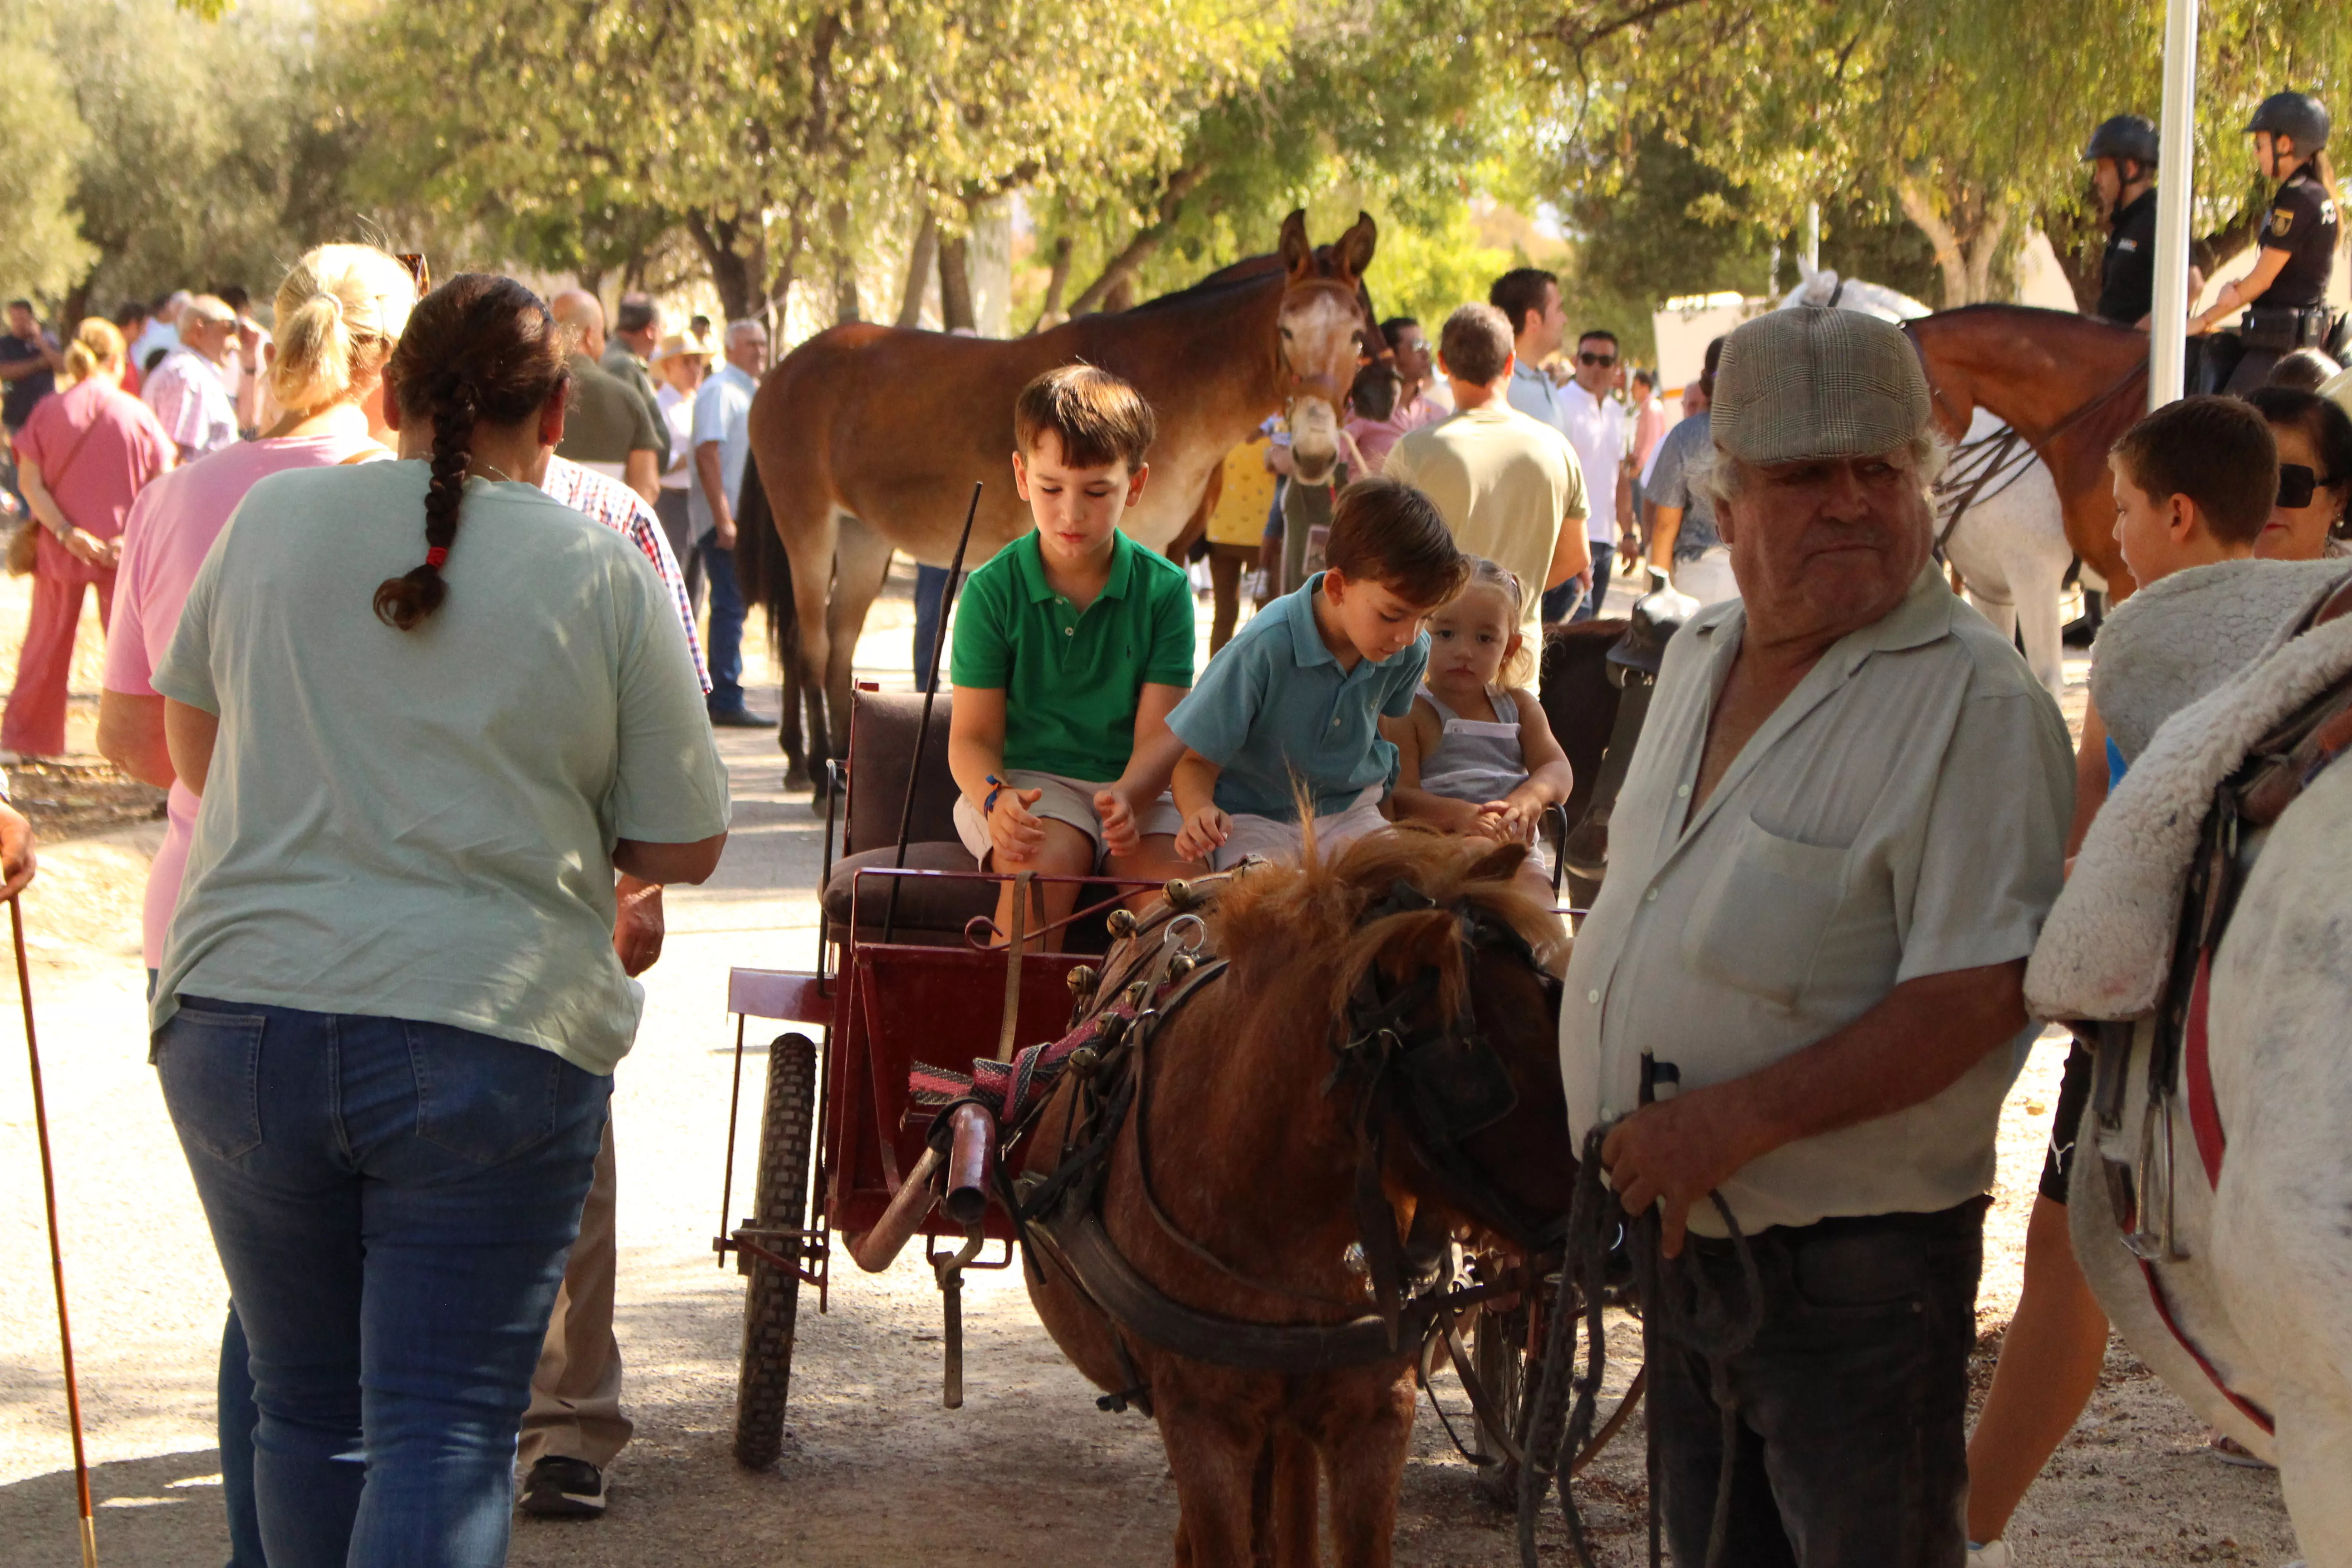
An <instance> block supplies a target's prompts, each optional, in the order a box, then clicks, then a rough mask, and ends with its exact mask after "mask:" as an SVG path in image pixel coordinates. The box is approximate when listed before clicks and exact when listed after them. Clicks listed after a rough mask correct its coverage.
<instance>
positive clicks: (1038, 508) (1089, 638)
mask: <svg viewBox="0 0 2352 1568" xmlns="http://www.w3.org/2000/svg"><path fill="white" fill-rule="evenodd" d="M1013 436H1014V438H1015V441H1016V443H1017V446H1018V450H1016V451H1015V452H1014V453H1013V485H1014V487H1015V488H1016V489H1019V490H1020V492H1021V498H1022V499H1023V500H1025V501H1027V502H1028V503H1029V510H1030V515H1031V516H1032V517H1033V518H1034V519H1035V521H1036V524H1037V526H1036V528H1035V529H1034V531H1031V532H1029V533H1025V534H1024V535H1022V536H1021V537H1020V538H1019V539H1016V540H1014V541H1013V542H1012V543H1010V544H1008V545H1006V546H1005V547H1004V548H1003V550H1000V551H998V552H996V554H995V556H994V557H993V558H992V560H991V561H990V562H989V563H988V564H986V565H985V566H982V567H981V568H980V569H979V570H978V571H976V572H974V573H973V574H971V581H969V582H968V583H966V584H965V585H964V590H963V595H962V596H961V599H960V600H959V601H958V603H957V605H956V617H955V647H954V651H953V654H952V656H951V658H950V663H949V667H948V669H949V679H950V682H951V683H952V685H953V687H954V689H955V710H954V718H953V720H952V721H951V722H950V727H949V731H948V766H949V768H950V771H952V772H953V773H954V774H955V780H956V784H957V785H958V787H959V789H960V790H961V794H960V795H958V796H957V798H956V804H955V819H956V830H957V832H958V833H959V834H960V835H961V837H962V838H963V842H964V847H966V848H968V849H970V850H971V852H972V854H973V856H974V857H975V858H978V860H979V861H980V864H981V867H982V869H984V870H996V871H1034V872H1036V873H1038V874H1039V875H1041V876H1052V877H1086V876H1091V875H1093V874H1095V873H1096V872H1097V871H1098V870H1100V869H1103V868H1105V867H1106V866H1107V867H1108V871H1109V874H1110V875H1112V876H1114V877H1134V878H1145V879H1150V880H1152V881H1155V882H1156V881H1162V880H1165V879H1168V878H1170V877H1177V876H1182V875H1185V874H1186V873H1188V872H1197V871H1198V870H1199V869H1200V866H1199V865H1198V863H1197V862H1192V863H1188V862H1186V861H1183V860H1181V859H1179V858H1177V855H1176V853H1175V842H1176V833H1177V830H1178V828H1179V827H1181V826H1182V824H1181V821H1180V819H1179V818H1178V816H1177V815H1176V807H1175V805H1174V803H1173V802H1171V800H1170V799H1169V798H1168V793H1167V791H1168V775H1169V773H1170V772H1171V770H1172V769H1173V768H1174V767H1175V765H1176V758H1177V755H1178V754H1179V752H1181V750H1182V747H1181V745H1180V744H1179V743H1178V742H1177V741H1176V740H1175V739H1174V737H1172V736H1171V735H1170V733H1169V732H1168V714H1169V712H1170V710H1172V709H1173V708H1174V707H1175V706H1176V704H1177V702H1178V701H1179V700H1181V699H1182V698H1183V696H1184V693H1185V692H1186V691H1187V690H1189V689H1191V688H1192V586H1191V584H1189V583H1188V582H1187V581H1186V579H1185V575H1184V569H1183V568H1182V567H1181V566H1178V565H1177V564H1176V563H1173V562H1171V561H1170V560H1169V559H1168V558H1167V557H1166V556H1164V555H1161V554H1160V553H1159V552H1156V551H1151V550H1146V549H1144V548H1143V547H1142V546H1140V545H1139V544H1137V543H1136V542H1134V541H1133V540H1131V539H1129V538H1128V537H1127V536H1126V535H1125V534H1123V533H1121V532H1120V531H1118V520H1119V517H1120V515H1121V514H1122V513H1124V512H1125V511H1126V510H1127V509H1128V508H1129V507H1131V506H1133V505H1134V504H1135V503H1136V501H1137V500H1138V499H1139V498H1140V497H1141V496H1142V494H1143V485H1144V480H1145V479H1147V478H1148V477H1149V473H1150V470H1149V469H1148V468H1147V467H1146V465H1145V463H1144V460H1143V459H1144V453H1145V452H1146V450H1147V449H1148V448H1149V447H1150V445H1151V436H1152V418H1151V408H1150V405H1148V404H1146V403H1145V402H1144V401H1143V399H1142V397H1141V396H1140V395H1138V394H1137V392H1136V390H1135V389H1134V388H1133V387H1131V386H1129V385H1128V384H1127V383H1125V382H1124V381H1121V380H1120V379H1119V378H1118V377H1117V376H1115V375H1112V374H1108V372H1105V371H1100V370H1097V369H1095V368H1094V367H1093V366H1091V365H1084V364H1074V365H1064V366H1063V367H1061V368H1060V369H1058V370H1052V371H1048V372H1046V373H1045V374H1044V375H1041V376H1039V377H1038V378H1037V379H1036V380H1034V381H1033V382H1031V383H1030V384H1028V385H1027V386H1025V387H1024V388H1022V390H1021V397H1020V400H1019V401H1018V402H1017V403H1015V404H1014V405H1013ZM1077 891H1078V889H1077V885H1076V883H1075V882H1048V883H1044V884H1041V885H1040V886H1039V888H1038V898H1037V900H1035V901H1034V902H1033V904H1032V905H1031V908H1030V910H1029V915H1030V919H1029V921H1028V923H1029V925H1030V928H1031V929H1035V927H1036V926H1037V925H1039V924H1040V923H1050V922H1052V921H1058V920H1060V919H1061V918H1062V917H1063V916H1065V915H1066V914H1068V913H1069V912H1070V910H1071V909H1072V908H1073V907H1074V906H1075V904H1076V899H1077ZM1154 896H1156V889H1155V890H1152V891H1144V890H1139V891H1138V892H1137V893H1136V894H1135V895H1134V897H1133V898H1132V899H1131V900H1130V902H1133V903H1136V904H1138V905H1141V904H1142V903H1145V902H1148V901H1149V900H1150V898H1152V897H1154ZM1012 916H1013V886H1012V884H1011V883H1010V882H1007V883H1006V884H1005V886H1004V888H1003V891H1002V892H1001V893H1000V894H999V896H998V899H997V910H996V923H997V929H998V930H999V931H1010V930H1011V926H1012ZM1045 945H1046V946H1048V947H1051V948H1058V947H1059V946H1060V945H1061V943H1060V941H1059V933H1058V932H1057V933H1055V935H1054V936H1052V937H1049V938H1048V939H1047V940H1046V943H1045Z"/></svg>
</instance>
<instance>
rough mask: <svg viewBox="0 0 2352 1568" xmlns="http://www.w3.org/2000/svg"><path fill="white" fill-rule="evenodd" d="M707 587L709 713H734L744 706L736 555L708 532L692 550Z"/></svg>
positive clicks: (705, 643)
mask: <svg viewBox="0 0 2352 1568" xmlns="http://www.w3.org/2000/svg"><path fill="white" fill-rule="evenodd" d="M694 553H695V557H696V559H698V560H699V561H700V562H701V563H702V576H703V581H705V582H706V583H708V584H710V631H709V636H707V637H705V638H704V639H703V644H702V651H703V654H704V656H705V657H706V658H708V659H709V664H710V710H711V711H712V712H713V713H733V712H736V711H738V710H740V709H741V708H742V706H743V595H742V594H741V592H740V591H739V590H738V589H737V588H736V586H735V552H733V551H731V550H721V549H719V536H718V535H717V534H715V533H707V534H705V535H703V537H702V542H701V543H699V544H698V545H696V546H695V547H694Z"/></svg>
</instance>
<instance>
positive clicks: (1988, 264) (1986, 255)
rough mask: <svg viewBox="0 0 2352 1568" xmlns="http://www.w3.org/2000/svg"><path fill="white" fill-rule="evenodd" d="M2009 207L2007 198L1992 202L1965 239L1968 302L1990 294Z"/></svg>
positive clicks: (2007, 224)
mask: <svg viewBox="0 0 2352 1568" xmlns="http://www.w3.org/2000/svg"><path fill="white" fill-rule="evenodd" d="M2010 213H2011V208H2010V205H2009V204H2008V203H2007V202H2005V201H2004V202H1996V203H1995V204H1994V205H1993V208H1992V211H1990V213H1988V214H1986V215H1985V217H1984V220H1983V221H1982V222H1981V223H1979V224H1978V225H1977V231H1976V233H1975V235H1974V236H1973V237H1970V239H1969V304H1971V305H1974V304H1977V303H1979V302H1981V301H1983V300H1990V299H1991V298H1992V264H1993V263H1994V262H1995V261H1996V260H1998V259H1999V258H2000V247H2001V245H2002V243H2003V242H2004V241H2005V240H2007V239H2008V237H2009V219H2010Z"/></svg>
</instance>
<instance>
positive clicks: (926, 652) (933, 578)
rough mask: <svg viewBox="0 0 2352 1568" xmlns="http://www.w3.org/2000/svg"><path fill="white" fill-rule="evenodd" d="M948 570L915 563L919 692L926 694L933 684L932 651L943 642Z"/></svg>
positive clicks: (916, 651)
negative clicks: (924, 691) (941, 613)
mask: <svg viewBox="0 0 2352 1568" xmlns="http://www.w3.org/2000/svg"><path fill="white" fill-rule="evenodd" d="M949 575H950V574H949V572H948V569H947V568H946V567H944V566H926V565H924V564H923V563H921V562H919V561H918V562H916V563H915V689H916V690H918V691H920V690H922V689H924V688H925V687H927V686H929V684H930V683H931V649H932V647H933V645H934V644H935V643H937V641H938V640H939V635H940V605H942V604H944V603H945V602H946V600H947V595H948V577H949Z"/></svg>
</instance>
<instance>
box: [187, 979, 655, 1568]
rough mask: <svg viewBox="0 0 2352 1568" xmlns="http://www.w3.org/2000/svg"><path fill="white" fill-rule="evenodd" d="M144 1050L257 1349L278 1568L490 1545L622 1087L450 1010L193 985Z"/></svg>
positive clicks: (265, 1489) (500, 1548) (259, 1490)
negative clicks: (267, 997)
mask: <svg viewBox="0 0 2352 1568" xmlns="http://www.w3.org/2000/svg"><path fill="white" fill-rule="evenodd" d="M155 1066H156V1072H157V1076H158V1077H159V1078H160V1079H161V1080H162V1085H163V1101H164V1104H165V1106H166V1108H167V1109H169V1110H170V1111H171V1114H172V1121H173V1126H174V1127H175V1128H176V1129H177V1130H178V1131H179V1134H180V1144H181V1147H182V1149H183V1150H184V1152H186V1154H187V1158H188V1169H189V1172H190V1173H191V1174H192V1175H193V1176H194V1179H195V1187H196V1195H197V1197H198V1198H199V1199H200V1200H201V1201H202V1202H203V1204H204V1205H205V1219H206V1220H207V1221H208V1222H209V1223H210V1225H211V1226H212V1232H213V1244H214V1246H215V1247H216V1248H217V1249H218V1251H219V1253H220V1259H221V1267H222V1269H223V1271H224V1272H226V1274H227V1276H228V1282H229V1291H230V1293H231V1295H232V1296H233V1297H234V1298H235V1300H236V1320H237V1321H238V1323H239V1324H241V1325H242V1327H243V1330H244V1331H245V1334H246V1336H247V1343H248V1345H249V1347H250V1350H249V1365H250V1367H251V1371H252V1376H253V1387H254V1403H255V1405H256V1406H257V1409H258V1411H259V1425H258V1426H257V1428H256V1429H255V1431H254V1437H253V1447H254V1459H253V1490H254V1497H255V1506H256V1511H257V1514H258V1518H259V1523H260V1533H261V1541H262V1546H263V1549H264V1551H265V1552H267V1553H268V1562H269V1564H270V1568H345V1565H346V1564H348V1565H349V1568H379V1565H383V1568H389V1565H391V1564H395V1563H396V1564H400V1565H401V1568H494V1565H495V1564H498V1563H503V1562H504V1561H505V1559H506V1550H507V1536H508V1531H509V1522H510V1519H511V1515H512V1510H513V1467H514V1452H515V1433H516V1430H517V1428H518V1427H519V1426H520V1423H521V1420H522V1413H523V1410H524V1408H525V1406H526V1405H528V1404H529V1403H530V1375H531V1369H532V1368H533V1367H534V1366H535V1365H536V1364H537V1363H538V1360H539V1352H540V1345H541V1338H542V1336H543V1335H544V1334H545V1333H546V1331H547V1320H548V1313H549V1311H550V1310H551V1308H552V1307H553V1305H554V1301H555V1292H556V1288H557V1286H558V1284H559V1283H560V1282H561V1281H562V1277H563V1265H564V1259H565V1257H566V1255H567V1254H568V1253H569V1251H570V1249H571V1246H572V1237H573V1236H574V1235H575V1233H576V1232H577V1231H578V1229H579V1225H580V1205H581V1204H582V1202H583V1199H585V1197H586V1196H587V1194H588V1185H589V1182H590V1180H591V1179H592V1177H593V1172H594V1164H595V1158H596V1149H597V1144H598V1142H599V1140H600V1139H601V1137H602V1136H603V1132H604V1116H605V1110H606V1104H607V1101H608V1099H609V1097H610V1095H611V1091H612V1080H611V1079H609V1078H600V1077H598V1076H596V1075H595V1074H593V1073H590V1072H587V1071H584V1070H583V1069H582V1068H576V1067H573V1066H572V1064H570V1063H569V1062H566V1061H564V1060H563V1059H562V1058H560V1057H557V1056H555V1055H553V1054H552V1053H551V1052H548V1051H543V1050H541V1049H539V1048H537V1047H532V1046H525V1045H520V1044H517V1043H515V1042H513V1041H510V1040H500V1039H496V1038H493V1037H489V1036H487V1035H479V1034H476V1033H473V1032H472V1031H470V1030H467V1029H460V1028H455V1027H452V1026H447V1025H443V1024H422V1023H412V1022H404V1021H402V1020H399V1019H393V1018H370V1017H358V1016H345V1015H331V1014H324V1013H310V1012H304V1011H301V1010H299V1009H296V1008H291V1007H273V1006H266V1005H258V1004H246V1003H236V1002H214V1001H208V1000H205V999H203V998H200V997H193V996H183V997H182V999H181V1011H180V1012H179V1014H178V1015H177V1016H174V1017H173V1020H172V1021H171V1023H169V1024H167V1025H166V1026H164V1027H163V1029H162V1030H161V1031H160V1032H159V1033H158V1034H157V1035H156V1037H155ZM226 1348H227V1347H226V1346H225V1347H224V1349H225V1350H226ZM224 1480H225V1481H226V1471H224ZM231 1509H232V1515H233V1516H234V1513H235V1511H236V1502H235V1500H231Z"/></svg>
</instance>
